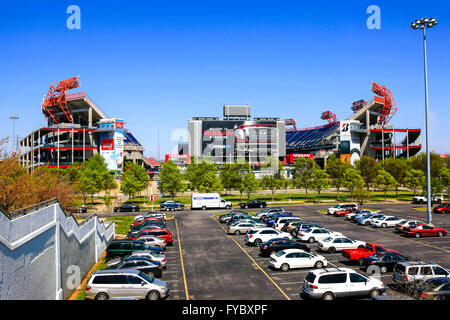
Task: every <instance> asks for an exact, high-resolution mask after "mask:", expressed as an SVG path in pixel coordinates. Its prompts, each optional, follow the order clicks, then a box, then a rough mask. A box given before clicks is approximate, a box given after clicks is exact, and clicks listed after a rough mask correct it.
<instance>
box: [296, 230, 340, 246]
mask: <svg viewBox="0 0 450 320" xmlns="http://www.w3.org/2000/svg"><path fill="white" fill-rule="evenodd" d="M339 236H343V234H342V233H340V232H335V231H333V230H330V229H326V228H317V227H313V228H310V229H306V230H303V231H300V232H299V234H298V235H297V239H299V240H302V241H308V242H309V243H313V242H316V241H320V240H324V239H326V238H328V237H339Z"/></svg>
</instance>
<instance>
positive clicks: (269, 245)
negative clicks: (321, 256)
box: [259, 238, 311, 257]
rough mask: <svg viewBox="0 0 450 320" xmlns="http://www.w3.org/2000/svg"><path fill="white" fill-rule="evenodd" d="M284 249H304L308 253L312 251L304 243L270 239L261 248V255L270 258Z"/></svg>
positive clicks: (284, 239)
mask: <svg viewBox="0 0 450 320" xmlns="http://www.w3.org/2000/svg"><path fill="white" fill-rule="evenodd" d="M284 249H302V250H305V251H307V252H309V251H310V250H311V249H310V248H309V246H308V245H306V244H304V243H301V242H295V241H293V240H289V239H286V238H276V239H270V240H269V241H267V242H265V243H262V244H261V245H260V246H259V250H260V252H261V255H262V256H264V257H269V256H270V255H271V254H272V253H273V252H278V251H280V250H284Z"/></svg>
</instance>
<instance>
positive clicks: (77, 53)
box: [0, 0, 450, 157]
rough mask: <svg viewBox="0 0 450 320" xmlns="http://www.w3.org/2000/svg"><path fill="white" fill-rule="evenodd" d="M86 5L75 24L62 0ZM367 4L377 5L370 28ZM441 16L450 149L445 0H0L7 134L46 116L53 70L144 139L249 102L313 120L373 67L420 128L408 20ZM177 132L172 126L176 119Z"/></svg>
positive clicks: (436, 98) (434, 123)
mask: <svg viewBox="0 0 450 320" xmlns="http://www.w3.org/2000/svg"><path fill="white" fill-rule="evenodd" d="M71 4H76V5H78V6H79V7H80V9H81V29H80V30H69V29H68V28H67V27H66V20H67V18H68V17H69V14H67V13H66V9H67V7H68V6H69V5H71ZM369 5H378V6H379V7H380V9H381V29H380V30H370V29H368V28H367V26H366V20H367V19H368V18H369V16H370V14H367V13H366V9H367V7H368V6H369ZM426 16H428V17H433V16H434V17H436V19H437V20H438V22H439V24H438V26H437V27H435V28H433V29H431V30H430V31H429V37H428V43H427V45H428V59H429V60H428V68H429V70H428V71H429V102H430V146H431V149H432V150H436V151H438V152H439V153H450V139H449V138H450V134H449V130H448V122H449V119H450V111H449V102H448V101H450V99H449V98H450V96H449V89H450V85H449V83H450V58H449V55H450V54H449V52H450V41H449V39H450V23H449V22H450V2H448V1H426V2H425V1H376V0H371V1H320V2H319V1H300V0H299V1H275V0H271V1H244V0H241V1H232V0H228V1H212V0H211V1H79V0H71V1H63V0H59V1H39V0H35V1H5V0H0V39H1V45H0V48H1V50H0V61H1V72H0V88H1V95H0V106H1V108H0V121H1V124H2V125H1V126H0V137H4V136H8V135H11V134H12V121H11V120H10V119H9V116H10V115H11V114H15V115H18V116H19V117H20V120H18V121H17V122H16V123H17V129H16V131H17V134H19V135H21V136H23V135H25V134H27V133H28V132H30V131H31V130H32V129H35V128H37V127H39V126H41V125H43V124H45V119H44V117H43V115H42V113H41V109H40V100H41V98H42V96H43V95H44V94H46V92H47V90H48V87H49V85H50V84H51V83H54V82H57V81H59V80H63V79H66V78H69V77H72V76H76V75H80V80H81V87H80V88H78V89H76V90H73V91H74V92H75V91H86V92H87V94H88V95H89V96H90V97H91V98H92V99H93V100H94V101H95V102H96V103H97V105H99V106H100V108H102V110H103V111H104V112H105V113H106V114H107V115H108V116H110V117H122V118H124V119H125V121H126V127H127V128H129V129H131V130H132V132H133V133H134V134H135V136H136V137H137V138H138V139H139V140H140V141H141V142H142V144H143V145H144V147H145V148H146V154H147V155H148V156H156V155H157V130H158V128H159V135H160V155H161V157H163V155H164V154H165V153H168V152H170V151H171V150H172V148H173V147H174V146H175V145H176V143H177V140H179V138H177V137H176V136H178V135H179V134H178V132H182V131H183V130H177V129H187V121H188V119H190V118H191V117H193V116H222V106H223V105H224V104H249V105H251V107H252V115H253V116H276V117H280V118H282V119H285V118H294V119H295V120H296V122H297V126H299V127H303V126H316V125H321V124H323V123H324V122H323V121H322V120H320V115H321V112H323V111H326V110H331V111H333V112H334V113H336V114H337V116H338V119H344V118H347V117H349V116H350V115H351V110H350V106H351V103H352V102H353V101H356V100H359V99H361V98H363V99H365V100H370V99H371V97H372V96H373V93H372V92H371V91H370V89H371V83H370V81H375V82H378V83H381V84H384V85H386V86H387V87H388V88H390V89H391V90H392V93H393V95H394V98H395V100H396V102H397V105H398V108H399V109H398V111H397V114H396V115H395V116H394V118H393V119H392V120H391V123H393V124H394V125H395V126H396V127H408V128H417V127H419V128H422V129H424V81H423V51H422V50H423V49H422V37H421V34H420V31H419V30H412V29H411V28H410V27H409V26H410V23H411V22H412V21H413V20H414V19H417V18H422V17H426ZM174 132H175V133H174Z"/></svg>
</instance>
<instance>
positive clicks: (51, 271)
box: [0, 201, 115, 300]
mask: <svg viewBox="0 0 450 320" xmlns="http://www.w3.org/2000/svg"><path fill="white" fill-rule="evenodd" d="M114 230H115V225H114V223H111V224H109V225H105V224H103V223H102V222H100V221H99V220H98V218H97V216H95V215H93V216H90V217H89V218H87V219H86V220H84V221H83V223H81V224H78V223H77V222H76V221H75V219H74V218H73V217H72V216H68V215H66V214H65V213H64V211H63V210H62V208H61V206H60V205H59V203H58V202H57V201H49V202H46V203H44V204H40V205H37V206H34V207H32V208H29V209H28V210H26V211H24V212H20V214H13V215H7V214H5V213H0V299H2V300H9V299H15V300H16V299H25V300H34V299H39V300H55V299H56V300H61V299H67V298H68V297H69V296H70V295H71V294H72V292H73V291H74V290H75V289H76V287H77V286H78V285H79V283H80V281H81V280H82V279H83V278H84V277H85V275H86V274H87V273H88V271H89V270H90V268H91V267H92V266H93V265H94V264H95V263H96V262H97V261H98V260H99V259H100V257H101V255H102V254H103V252H104V251H105V249H106V247H107V245H108V243H109V242H110V241H112V240H113V239H114V236H115V231H114Z"/></svg>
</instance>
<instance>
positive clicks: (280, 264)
mask: <svg viewBox="0 0 450 320" xmlns="http://www.w3.org/2000/svg"><path fill="white" fill-rule="evenodd" d="M327 263H328V262H327V259H325V258H324V257H323V256H321V255H316V254H313V253H309V252H305V251H303V250H300V249H285V250H281V251H278V252H276V253H273V254H271V255H270V259H269V267H272V268H274V269H277V270H281V271H288V270H290V269H297V268H316V269H321V268H323V267H326V266H327Z"/></svg>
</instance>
